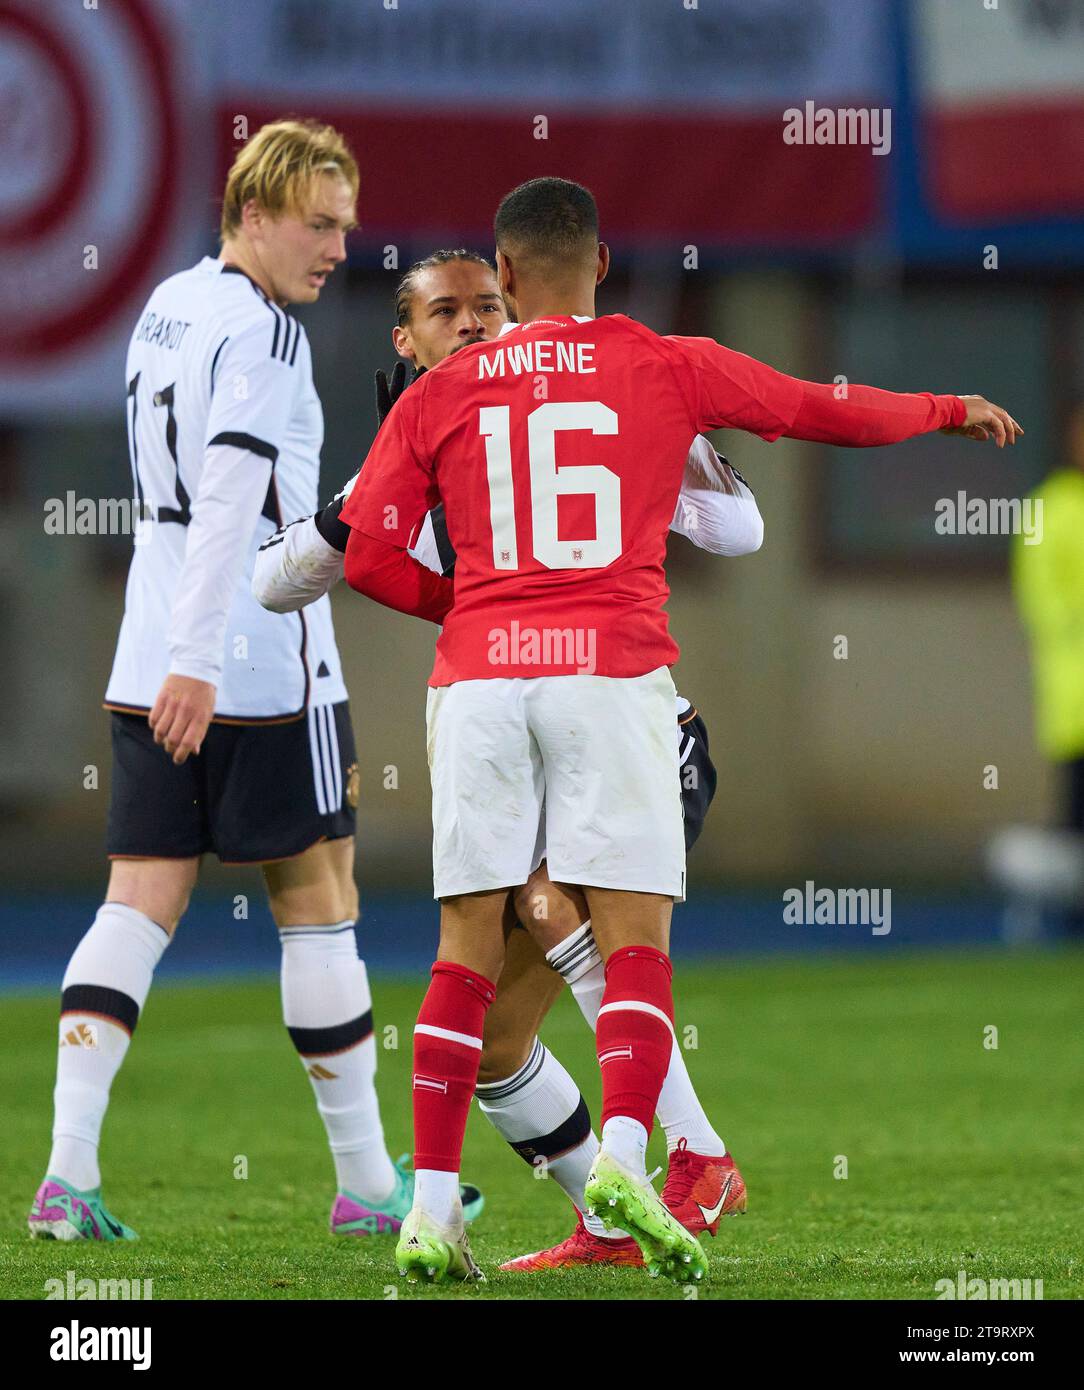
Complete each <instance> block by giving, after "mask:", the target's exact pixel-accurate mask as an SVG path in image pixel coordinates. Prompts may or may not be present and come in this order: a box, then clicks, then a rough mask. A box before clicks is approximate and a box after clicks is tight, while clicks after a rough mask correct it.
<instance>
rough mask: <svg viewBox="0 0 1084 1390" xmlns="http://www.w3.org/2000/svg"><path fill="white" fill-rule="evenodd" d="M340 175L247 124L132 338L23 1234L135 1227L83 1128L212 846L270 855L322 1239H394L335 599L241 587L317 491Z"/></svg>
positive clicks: (399, 1188) (347, 200)
mask: <svg viewBox="0 0 1084 1390" xmlns="http://www.w3.org/2000/svg"><path fill="white" fill-rule="evenodd" d="M357 191H358V173H357V165H356V163H355V161H354V158H353V156H352V154H351V153H350V151H349V149H348V148H347V146H346V145H345V143H344V142H343V140H342V138H341V136H340V135H339V134H338V132H336V131H335V130H334V129H332V128H331V127H329V126H322V125H319V124H317V123H315V122H300V121H282V122H276V123H274V124H271V125H267V126H265V127H264V128H263V129H262V130H260V131H259V132H257V134H255V135H254V136H253V137H252V139H251V140H250V141H249V142H248V143H247V144H246V145H245V146H244V147H243V148H242V149H241V150H240V151H239V152H238V154H237V157H236V159H235V161H234V163H233V166H232V168H231V170H230V173H229V177H228V179H227V182H226V189H225V195H224V199H223V207H222V222H221V234H222V249H221V252H220V254H219V256H218V257H217V258H216V257H210V256H207V257H204V259H203V260H201V261H200V262H199V264H198V265H195V266H193V267H192V268H191V269H189V270H185V271H182V272H180V273H179V274H177V275H173V276H171V277H170V278H169V279H167V280H165V281H163V283H162V284H160V285H159V286H158V287H157V289H155V290H154V292H153V293H152V294H151V296H150V299H149V300H148V302H147V305H146V307H145V309H144V310H143V312H142V313H141V315H140V317H139V321H138V323H137V324H136V327H135V330H134V332H133V334H132V338H131V342H130V345H129V349H128V358H127V369H126V381H127V410H128V436H129V447H130V461H131V467H132V473H133V481H134V487H135V490H136V495H137V497H138V500H139V502H140V504H141V511H142V513H143V515H144V520H143V521H142V522H141V527H142V534H141V535H140V536H139V537H138V539H139V540H141V541H142V543H141V544H138V545H137V546H136V547H135V549H134V553H133V557H132V564H131V568H130V571H129V576H128V586H127V593H126V599H125V612H124V619H123V622H122V624H121V630H120V637H119V640H118V643H117V649H116V656H115V659H114V663H113V671H112V675H111V677H110V680H109V685H108V689H107V692H106V699H105V704H106V707H107V708H108V709H109V710H110V711H111V712H112V713H111V715H110V718H111V720H112V734H113V754H114V760H113V775H112V786H111V799H110V809H109V828H108V854H109V858H110V860H111V869H110V876H109V884H108V888H107V890H106V894H105V901H104V903H103V904H102V906H101V908H100V909H99V911H98V913H97V916H96V917H95V919H94V923H93V925H92V926H91V927H90V929H89V931H88V932H87V933H86V935H85V936H84V937H83V939H82V940H81V941H80V943H79V945H78V946H77V947H76V950H75V953H74V955H73V956H72V958H71V961H70V963H69V965H68V968H67V971H66V972H65V975H64V980H63V986H62V995H61V1017H60V1039H59V1054H58V1060H57V1081H56V1090H55V1093H54V1103H55V1118H54V1125H53V1148H52V1152H51V1155H50V1157H49V1162H48V1166H47V1169H46V1177H45V1179H44V1181H43V1182H42V1184H41V1186H40V1187H39V1189H38V1192H37V1194H36V1196H35V1199H34V1203H33V1207H32V1209H31V1212H30V1216H29V1225H30V1229H31V1232H32V1233H33V1234H34V1235H36V1236H46V1237H53V1238H59V1239H65V1240H73V1239H97V1240H114V1239H132V1238H134V1233H133V1232H132V1231H131V1230H130V1229H129V1228H128V1227H127V1226H125V1225H123V1224H122V1223H121V1222H119V1221H117V1220H116V1219H115V1218H114V1217H113V1216H112V1215H111V1214H110V1213H109V1211H108V1210H107V1209H106V1207H105V1205H104V1203H103V1201H102V1197H101V1187H100V1171H99V1164H98V1141H99V1135H100V1131H101V1126H102V1122H103V1119H104V1116H105V1112H106V1108H107V1106H108V1102H109V1091H110V1086H111V1084H112V1082H113V1078H114V1077H115V1075H116V1073H117V1071H118V1069H119V1067H120V1065H121V1062H122V1061H123V1059H124V1056H125V1053H126V1052H127V1050H128V1045H129V1041H130V1038H131V1035H132V1033H133V1031H134V1029H135V1026H136V1023H137V1021H138V1019H139V1015H140V1012H141V1010H142V1008H143V1005H144V1002H145V1000H146V997H147V993H148V991H149V989H150V985H151V979H152V975H153V972H154V969H155V966H156V965H157V963H158V961H159V959H160V958H161V956H162V953H163V952H164V951H165V949H166V947H167V945H168V944H169V941H170V939H171V937H172V934H173V932H174V930H175V929H176V927H177V924H178V922H179V921H180V919H181V917H182V916H183V914H184V912H185V910H186V908H187V905H188V901H189V896H190V894H191V892H192V889H193V887H194V885H195V883H196V878H197V873H198V869H199V863H200V856H201V855H203V854H205V853H208V852H213V853H215V854H217V855H218V857H219V858H220V859H221V860H222V861H223V862H224V863H229V864H239V863H245V864H259V865H261V866H262V869H263V875H264V880H265V883H266V886H267V892H268V897H269V900H270V907H271V913H272V916H273V918H274V921H275V924H276V926H277V928H278V930H279V934H280V937H281V942H282V1003H283V1015H284V1021H285V1023H286V1026H287V1029H288V1031H289V1033H290V1036H291V1038H292V1040H293V1042H294V1045H295V1047H296V1048H297V1051H298V1052H299V1054H300V1056H301V1061H302V1064H303V1065H304V1067H305V1069H306V1071H307V1072H308V1074H309V1076H310V1078H311V1079H312V1085H313V1089H314V1092H315V1095H316V1103H317V1107H318V1109H319V1111H320V1115H321V1117H322V1119H323V1121H324V1125H325V1128H326V1130H327V1136H328V1141H329V1144H330V1148H331V1152H332V1156H333V1160H334V1165H335V1170H336V1178H337V1187H338V1194H337V1197H336V1199H335V1202H334V1205H333V1207H332V1218H331V1221H332V1230H333V1231H336V1232H337V1233H343V1234H354V1233H357V1234H365V1233H370V1232H372V1233H375V1232H379V1231H384V1230H388V1231H394V1230H396V1229H398V1227H399V1225H400V1224H401V1221H402V1218H403V1217H404V1216H405V1214H406V1211H407V1210H408V1209H409V1205H410V1191H411V1187H412V1177H411V1175H410V1174H408V1173H407V1172H406V1171H405V1170H403V1169H401V1168H400V1167H399V1166H398V1165H396V1164H393V1163H392V1161H391V1159H390V1158H389V1156H388V1153H387V1149H386V1147H385V1143H384V1137H383V1132H382V1127H381V1121H380V1112H379V1108H378V1104H377V1096H376V1090H375V1085H374V1077H375V1072H376V1046H375V1040H374V1038H373V1018H372V1002H371V998H370V993H369V984H368V980H367V977H366V971H365V965H364V963H363V962H362V961H361V960H359V958H358V953H357V944H356V941H355V936H354V923H355V919H356V917H357V911H358V896H357V890H356V888H355V885H354V878H353V862H354V839H353V836H354V825H355V811H354V808H355V806H356V804H357V784H358V772H357V763H356V761H355V757H354V741H353V734H352V731H351V726H350V716H349V710H348V706H347V701H346V690H345V687H344V685H343V680H342V673H341V669H340V663H339V655H338V652H337V651H336V647H335V637H334V633H333V631H332V623H331V611H330V605H329V603H328V600H327V599H324V600H323V601H322V602H319V603H316V604H313V605H312V606H311V607H309V608H308V609H307V611H306V612H305V613H304V614H293V615H289V616H282V615H278V614H272V613H268V612H267V611H266V610H264V609H263V608H261V607H260V605H259V604H257V603H256V602H255V600H254V599H253V597H252V594H251V591H250V583H249V577H250V573H251V567H252V560H253V557H254V555H255V551H256V548H257V546H258V545H259V543H260V542H261V541H262V540H264V539H265V538H266V537H267V536H268V535H269V534H270V533H271V531H273V530H274V528H275V527H276V526H278V525H280V524H281V521H282V519H283V516H284V515H285V516H294V515H297V514H298V513H299V512H304V511H311V510H313V509H314V508H315V505H316V497H317V488H318V481H319V466H320V448H321V444H322V442H323V416H322V413H321V408H320V401H319V399H318V397H317V395H316V391H315V389H314V386H313V380H312V359H311V354H310V350H309V344H308V340H307V338H306V336H305V331H304V329H303V328H302V326H301V324H300V323H299V322H298V321H297V319H295V318H294V317H293V316H292V315H291V314H289V313H287V312H286V310H285V305H287V304H288V303H302V304H304V303H312V302H314V301H315V300H316V299H318V298H319V295H320V290H321V289H322V287H323V285H324V283H325V281H326V279H327V277H328V275H330V274H331V273H332V271H334V269H335V268H336V266H338V265H339V264H341V262H342V261H343V260H344V259H345V255H346V252H345V236H346V233H347V232H348V231H349V230H350V228H351V227H352V226H354V224H355V219H354V212H355V204H356V200H357ZM212 1066H213V1063H212ZM470 1198H471V1201H472V1202H474V1203H475V1204H477V1194H476V1193H471V1194H470Z"/></svg>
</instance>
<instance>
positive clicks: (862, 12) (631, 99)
mask: <svg viewBox="0 0 1084 1390" xmlns="http://www.w3.org/2000/svg"><path fill="white" fill-rule="evenodd" d="M885 19H886V12H885V5H884V4H883V3H882V0H874V2H873V3H869V2H868V0H867V3H864V4H861V5H856V4H854V3H853V0H802V3H801V4H795V3H794V0H699V3H696V0H689V3H687V4H686V3H683V0H593V3H591V4H585V3H583V0H545V3H529V4H518V5H517V4H509V3H507V0H399V3H394V0H386V3H381V0H373V3H370V4H364V5H363V4H359V3H357V2H356V0H322V3H321V4H320V5H312V4H310V3H308V0H230V4H229V5H228V6H223V7H222V15H221V23H222V26H223V32H222V38H221V41H220V42H221V46H222V48H223V50H224V51H225V52H226V53H228V54H230V55H232V60H231V62H230V66H229V74H228V78H227V80H226V82H225V85H224V87H223V89H222V91H221V99H220V106H219V122H218V126H219V130H220V132H221V133H222V136H223V146H222V148H221V150H220V159H221V161H222V164H223V165H224V164H225V162H226V161H227V159H228V157H229V154H230V152H231V151H232V148H233V142H232V140H231V122H232V121H233V120H235V119H236V118H237V117H238V116H245V117H246V118H247V121H248V127H249V129H253V128H254V127H255V126H257V125H259V124H260V123H261V122H262V121H264V120H267V119H269V118H272V117H274V116H277V115H280V114H282V113H284V112H287V111H294V112H301V111H307V110H314V109H315V110H319V112H320V114H322V115H325V116H326V117H327V118H328V119H331V120H333V121H335V122H336V123H338V124H339V125H340V126H342V128H343V129H344V130H345V132H346V133H347V135H348V137H349V138H350V140H351V142H352V144H353V146H354V148H355V151H356V153H357V155H358V159H359V163H360V165H361V170H362V178H363V183H362V198H361V223H362V236H363V237H364V238H365V239H366V240H367V241H371V242H373V243H379V242H380V241H381V240H387V239H392V240H394V239H396V238H401V237H403V236H404V235H406V234H407V233H410V234H412V235H419V236H422V237H425V238H427V239H430V240H432V239H434V238H435V239H437V240H440V239H446V238H447V237H449V236H450V237H452V238H453V239H458V240H464V239H466V240H469V241H470V242H471V243H472V244H476V245H479V246H486V247H488V245H489V242H490V239H491V227H492V218H493V212H494V210H495V207H496V204H497V202H498V200H499V199H500V197H501V195H502V194H503V193H505V192H507V191H508V190H509V189H511V188H513V187H514V186H515V185H516V184H518V183H521V182H522V181H523V180H525V179H528V178H532V177H535V176H538V175H541V174H553V173H560V174H562V175H565V176H566V177H569V178H573V179H577V180H579V181H581V182H583V183H585V184H587V185H588V186H589V187H590V188H591V189H592V190H593V192H594V193H595V194H596V196H597V197H598V200H599V204H600V207H601V211H602V216H603V222H604V227H605V235H606V236H607V237H608V238H609V239H610V240H613V241H617V242H624V243H625V244H626V245H627V244H628V243H629V242H636V243H639V244H644V243H648V244H650V243H657V244H664V245H667V246H670V245H677V246H678V247H679V248H680V247H681V246H682V245H683V244H685V243H693V244H698V245H700V244H707V245H715V246H719V245H733V244H735V243H736V242H743V243H746V244H755V245H771V246H782V247H786V246H794V245H809V244H810V243H811V242H820V243H831V242H833V241H838V240H840V239H844V238H847V237H850V236H853V235H855V234H857V233H860V232H861V231H863V230H865V229H867V228H868V227H869V225H870V224H871V222H872V221H873V220H874V218H875V216H876V214H877V211H878V191H879V188H880V186H881V178H880V168H879V166H881V165H882V164H883V162H884V161H882V160H880V159H878V158H876V156H875V155H874V154H873V153H872V152H871V150H870V148H869V146H868V145H866V146H864V147H863V146H862V145H856V144H842V145H841V144H835V143H833V144H827V143H815V144H814V143H804V142H803V143H797V142H794V143H787V141H786V140H785V139H784V133H785V129H786V127H787V119H786V116H785V113H786V112H787V111H788V110H790V111H792V112H798V113H800V115H801V123H800V124H801V129H800V131H799V136H803V135H804V134H805V133H806V131H812V125H813V121H814V119H815V114H816V112H817V111H819V110H822V109H827V110H829V111H831V112H832V113H833V114H834V112H835V110H836V109H837V108H841V107H846V108H854V107H861V108H863V109H865V110H868V108H869V107H870V106H871V105H876V106H881V105H882V104H883V101H884V89H885V85H886V63H885V60H884V45H885V38H884V24H885ZM807 110H808V116H807ZM791 123H792V124H794V120H793V117H792V122H791Z"/></svg>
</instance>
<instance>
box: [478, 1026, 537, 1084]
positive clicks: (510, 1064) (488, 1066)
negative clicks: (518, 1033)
mask: <svg viewBox="0 0 1084 1390" xmlns="http://www.w3.org/2000/svg"><path fill="white" fill-rule="evenodd" d="M533 1044H534V1037H533V1036H532V1037H530V1038H528V1039H527V1040H526V1041H524V1039H522V1038H518V1037H510V1036H508V1035H502V1036H500V1037H494V1038H483V1039H482V1060H481V1061H480V1062H479V1064H478V1085H479V1086H490V1085H492V1084H493V1082H494V1081H504V1080H506V1079H507V1078H508V1077H510V1076H515V1074H516V1072H517V1071H519V1069H520V1068H521V1067H523V1066H525V1065H526V1063H527V1058H528V1057H529V1056H530V1054H531V1047H532V1046H533Z"/></svg>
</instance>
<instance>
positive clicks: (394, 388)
mask: <svg viewBox="0 0 1084 1390" xmlns="http://www.w3.org/2000/svg"><path fill="white" fill-rule="evenodd" d="M424 371H425V368H424V367H418V368H417V369H416V370H415V372H414V375H413V376H412V377H411V378H410V381H417V379H418V378H419V377H420V376H421V375H422V373H423V372H424ZM375 380H376V421H377V425H378V426H379V425H382V424H383V423H384V421H385V420H386V419H387V418H388V416H389V414H390V413H391V408H392V406H393V405H394V404H395V402H396V401H397V400H398V399H399V397H400V396H401V395H402V394H403V392H404V391H405V390H406V389H407V387H408V386H409V385H410V382H408V381H407V364H406V363H405V362H404V361H403V360H402V359H400V360H399V361H398V362H396V364H395V366H394V367H393V368H392V373H391V377H390V379H389V377H388V374H387V372H377V374H376V378H375Z"/></svg>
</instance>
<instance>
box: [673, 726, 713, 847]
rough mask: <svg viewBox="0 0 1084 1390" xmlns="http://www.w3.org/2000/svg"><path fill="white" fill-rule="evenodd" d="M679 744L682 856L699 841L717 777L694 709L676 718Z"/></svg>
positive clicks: (704, 732)
mask: <svg viewBox="0 0 1084 1390" xmlns="http://www.w3.org/2000/svg"><path fill="white" fill-rule="evenodd" d="M678 730H679V734H680V737H681V742H680V744H679V745H678V761H679V763H680V768H679V771H678V775H679V777H680V778H681V809H682V812H683V814H684V816H685V853H686V854H688V852H689V850H691V849H692V847H693V845H695V844H696V842H697V840H698V839H699V838H700V832H701V830H703V828H704V817H705V816H706V815H707V814H708V807H709V806H710V805H711V802H712V798H713V797H714V795H715V785H716V783H717V782H718V780H719V775H718V773H717V772H716V771H715V764H714V763H713V762H712V760H711V757H710V755H709V753H708V731H707V728H706V726H705V724H704V721H703V719H702V718H701V716H700V714H699V713H698V712H697V710H696V708H695V707H693V708H691V709H687V710H686V711H685V713H684V714H679V715H678Z"/></svg>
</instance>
